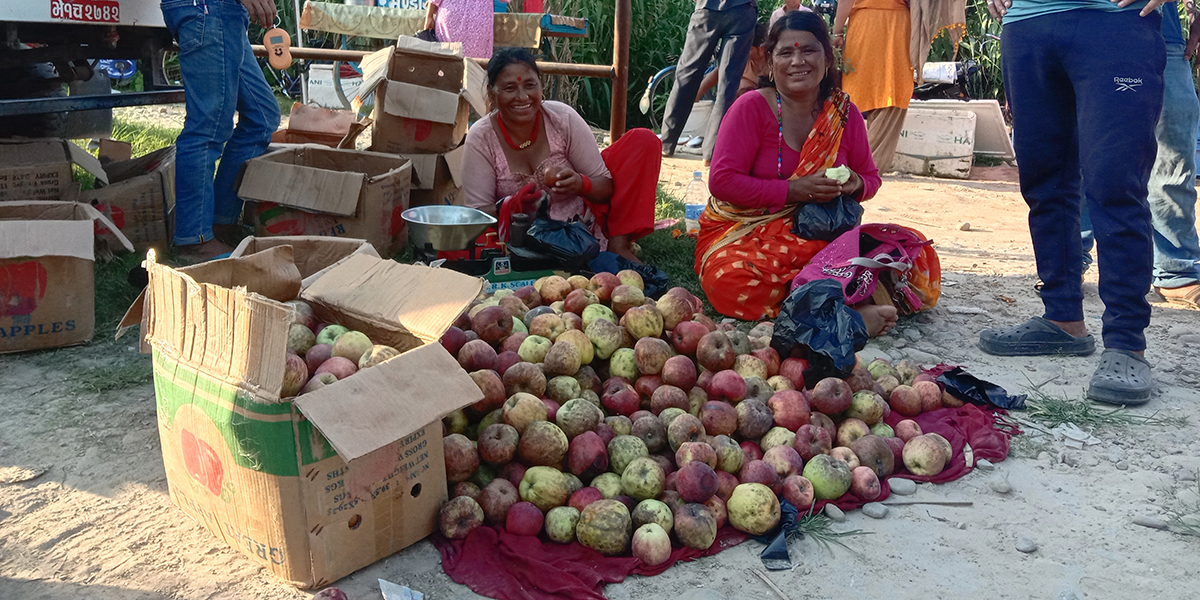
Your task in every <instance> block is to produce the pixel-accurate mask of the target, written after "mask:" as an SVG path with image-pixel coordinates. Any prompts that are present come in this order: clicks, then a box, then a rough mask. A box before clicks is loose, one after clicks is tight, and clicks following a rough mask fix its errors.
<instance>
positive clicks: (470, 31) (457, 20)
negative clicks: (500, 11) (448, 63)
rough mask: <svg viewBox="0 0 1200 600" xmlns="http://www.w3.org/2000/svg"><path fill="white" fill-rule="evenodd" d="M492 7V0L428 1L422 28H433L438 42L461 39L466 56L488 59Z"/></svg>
mask: <svg viewBox="0 0 1200 600" xmlns="http://www.w3.org/2000/svg"><path fill="white" fill-rule="evenodd" d="M505 2H507V0H505ZM493 6H494V4H493V0H429V8H428V9H427V12H426V13H425V29H432V30H433V31H434V34H435V35H437V39H438V41H439V42H461V43H462V49H463V56H465V57H467V58H491V57H492V39H493V36H494V34H495V31H496V16H495V13H494V12H493Z"/></svg>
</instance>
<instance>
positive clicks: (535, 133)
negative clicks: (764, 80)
mask: <svg viewBox="0 0 1200 600" xmlns="http://www.w3.org/2000/svg"><path fill="white" fill-rule="evenodd" d="M496 122H497V123H499V124H500V133H501V134H502V135H503V136H504V141H506V142H508V145H509V146H512V149H513V150H524V149H526V148H528V147H529V146H530V144H533V143H534V142H536V141H537V137H538V128H539V126H540V125H541V124H542V109H540V108H539V109H538V111H537V115H536V116H535V117H534V121H533V136H532V137H530V138H529V140H528V141H525V142H522V143H520V144H517V143H516V142H514V141H513V139H512V137H510V136H509V135H508V128H507V127H505V126H504V117H501V116H500V115H499V114H498V113H497V114H496ZM782 123H783V121H780V125H779V127H780V129H779V131H781V132H782V131H783V125H782ZM780 135H783V134H782V133H781V134H780ZM780 139H782V138H780Z"/></svg>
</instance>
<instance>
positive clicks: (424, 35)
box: [417, 29, 438, 42]
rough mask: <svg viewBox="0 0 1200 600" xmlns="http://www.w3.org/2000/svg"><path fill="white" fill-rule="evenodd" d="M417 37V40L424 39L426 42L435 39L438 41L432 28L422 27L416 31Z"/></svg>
mask: <svg viewBox="0 0 1200 600" xmlns="http://www.w3.org/2000/svg"><path fill="white" fill-rule="evenodd" d="M417 39H418V40H424V41H426V42H436V41H438V39H437V34H435V33H434V32H433V30H432V29H422V30H421V31H418V32H417Z"/></svg>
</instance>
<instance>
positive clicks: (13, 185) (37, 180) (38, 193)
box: [0, 138, 108, 200]
mask: <svg viewBox="0 0 1200 600" xmlns="http://www.w3.org/2000/svg"><path fill="white" fill-rule="evenodd" d="M72 165H79V166H80V167H82V168H83V170H85V171H87V172H88V173H91V174H92V175H94V176H95V177H96V179H97V180H99V181H100V182H101V183H108V175H106V174H105V173H104V169H103V168H102V167H101V166H100V161H99V160H97V159H96V157H94V156H92V155H91V154H89V153H88V152H87V151H86V150H84V149H83V148H80V147H79V146H76V145H75V144H73V143H71V142H69V141H67V140H61V139H51V138H47V139H37V140H24V139H8V140H0V200H58V199H60V198H62V197H63V195H64V194H66V193H67V191H68V189H69V188H70V187H71V184H72V182H73V181H74V179H73V177H72V169H71V166H72Z"/></svg>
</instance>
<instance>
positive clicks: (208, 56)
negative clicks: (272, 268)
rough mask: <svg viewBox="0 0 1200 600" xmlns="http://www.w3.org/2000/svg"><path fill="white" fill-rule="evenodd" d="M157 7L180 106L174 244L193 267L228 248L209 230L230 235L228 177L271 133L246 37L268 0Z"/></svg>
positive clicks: (274, 104) (233, 216)
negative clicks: (174, 54) (173, 46)
mask: <svg viewBox="0 0 1200 600" xmlns="http://www.w3.org/2000/svg"><path fill="white" fill-rule="evenodd" d="M161 9H162V14H163V21H164V22H165V23H166V26H167V29H168V30H170V32H171V35H172V36H174V38H175V40H176V41H177V42H178V43H179V70H180V72H181V74H182V76H183V94H184V103H185V106H186V109H187V117H186V118H185V120H184V123H183V131H182V132H180V134H179V138H178V139H177V140H176V141H175V147H176V150H175V151H176V154H175V244H176V245H177V246H179V254H180V258H181V259H183V260H185V261H187V262H201V261H206V260H211V259H213V258H215V257H218V256H220V255H222V254H225V253H228V252H230V251H232V250H233V248H232V247H231V246H229V245H227V244H225V243H224V242H221V241H219V240H217V239H216V238H215V237H214V230H215V231H216V232H217V233H221V234H222V236H224V235H225V234H226V233H228V234H230V235H232V234H234V233H236V232H237V220H238V217H239V216H240V215H241V213H242V201H241V199H240V198H238V195H237V190H235V189H234V187H233V185H234V180H235V179H236V178H237V174H238V171H239V170H240V169H241V167H242V164H244V163H245V162H246V161H247V160H249V159H251V158H254V157H256V156H259V155H261V154H262V153H263V151H264V150H266V149H267V146H268V145H269V144H270V143H271V134H272V133H274V132H275V130H276V129H278V128H279V101H278V100H276V99H275V94H274V92H272V91H271V86H269V85H267V80H266V78H265V77H264V76H263V72H262V67H260V66H259V64H258V60H257V59H255V58H254V53H253V52H252V51H251V49H250V40H249V38H247V37H246V32H247V30H248V29H249V27H250V23H251V22H254V23H258V24H259V25H262V26H263V27H264V28H267V29H269V28H271V27H272V26H273V24H274V22H275V17H276V9H275V3H274V2H273V1H272V0H163V2H162V4H161ZM235 111H236V112H237V115H238V122H237V128H236V129H235V128H234V126H233V114H234V112H235ZM218 160H220V162H221V166H220V167H219V168H218V167H217V166H216V165H217V161H218Z"/></svg>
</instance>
